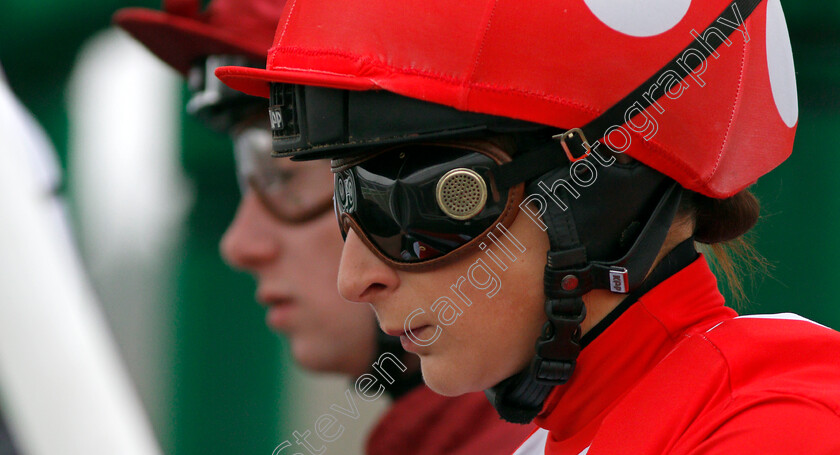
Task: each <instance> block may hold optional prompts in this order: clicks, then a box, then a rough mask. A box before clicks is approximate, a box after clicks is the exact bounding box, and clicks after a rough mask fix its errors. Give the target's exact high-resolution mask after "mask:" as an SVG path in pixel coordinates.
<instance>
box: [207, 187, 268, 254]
mask: <svg viewBox="0 0 840 455" xmlns="http://www.w3.org/2000/svg"><path fill="white" fill-rule="evenodd" d="M276 223H277V222H276V221H275V220H274V219H273V218H272V216H271V214H270V213H268V211H267V210H266V209H265V208H264V207H263V206H262V203H260V201H259V199H258V198H257V197H256V195H254V194H253V193H252V192H248V193H246V194H245V195H244V196H243V197H242V200H241V201H240V202H239V207H238V208H237V209H236V216H235V217H234V218H233V221H232V222H231V223H230V226H228V228H227V231H225V234H224V236H223V237H222V241H221V243H220V245H219V249H220V251H221V254H222V257H223V258H224V259H225V261H227V262H228V263H229V264H230V265H231V266H233V267H236V268H239V269H245V270H254V269H257V268H259V267H260V266H261V265H263V264H266V263H269V262H271V261H273V260H275V259H276V258H277V256H278V255H279V253H280V245H279V243H278V242H279V239H280V236H278V235H273V234H274V232H273V229H275V224H276Z"/></svg>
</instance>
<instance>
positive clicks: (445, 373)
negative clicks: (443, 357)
mask: <svg viewBox="0 0 840 455" xmlns="http://www.w3.org/2000/svg"><path fill="white" fill-rule="evenodd" d="M420 369H421V370H422V371H423V382H425V383H426V385H427V386H428V387H429V388H430V389H432V391H433V392H435V393H437V394H438V395H443V396H446V397H456V396H459V395H463V394H465V393H470V392H477V391H479V390H483V389H482V388H481V386H480V385H477V383H476V382H474V381H473V380H472V378H471V377H470V375H469V372H468V371H465V369H464V368H463V367H461V368H459V367H455V366H453V365H450V364H447V363H445V362H440V361H438V360H437V359H433V358H429V357H426V358H423V357H421V358H420Z"/></svg>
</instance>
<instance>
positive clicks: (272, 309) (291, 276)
mask: <svg viewBox="0 0 840 455" xmlns="http://www.w3.org/2000/svg"><path fill="white" fill-rule="evenodd" d="M276 161H277V162H278V163H280V164H278V165H279V166H281V167H284V168H285V170H288V171H291V172H294V170H295V166H299V164H296V163H292V162H291V161H289V160H276ZM321 165H323V166H324V170H323V172H322V173H319V174H320V175H323V179H324V181H323V182H322V184H323V185H328V186H329V187H330V188H331V187H332V184H333V179H332V175H331V174H330V172H329V163H328V162H322V163H321ZM220 249H221V253H222V256H223V257H224V258H225V260H226V261H227V262H228V263H229V264H230V265H232V266H233V267H236V268H238V269H242V270H246V271H248V272H250V273H251V274H252V275H253V276H254V277H255V279H256V280H257V283H258V287H257V292H256V298H257V300H258V301H259V302H260V303H261V304H262V305H264V306H265V307H266V308H267V310H268V312H267V315H266V322H267V324H268V325H269V326H271V327H272V328H273V329H275V330H277V331H278V332H280V333H282V334H283V335H285V336H286V337H288V339H289V341H290V344H291V351H292V355H293V357H294V359H295V361H297V362H298V363H299V364H300V365H301V366H302V367H303V368H306V369H308V370H313V371H318V372H331V373H342V374H345V375H349V376H352V377H355V376H358V375H360V374H362V373H364V372H365V371H367V370H368V369H369V368H370V364H371V362H372V361H373V357H374V353H375V350H376V345H375V339H374V337H375V335H374V334H375V325H374V324H375V321H374V318H373V317H372V316H371V314H370V311H369V310H368V308H366V307H365V306H361V305H348V304H347V303H346V302H344V301H343V300H342V299H341V297H340V296H339V294H338V291H337V289H336V286H335V283H336V276H337V274H338V262H339V258H340V255H341V249H342V239H341V234H340V233H339V230H338V229H337V226H336V220H335V214H334V213H333V212H332V211H328V212H326V213H323V214H321V215H320V216H318V217H317V218H315V219H313V220H310V221H308V222H305V223H303V224H290V223H286V222H283V221H280V220H279V219H277V218H275V217H274V216H273V215H272V214H271V213H269V211H268V210H267V209H266V208H265V206H264V205H263V204H262V202H261V201H260V200H259V198H258V197H257V196H256V195H255V194H254V192H253V191H248V192H247V193H246V194H245V195H244V196H243V198H242V201H241V202H240V204H239V207H238V209H237V212H236V217H235V218H234V220H233V222H232V223H231V224H230V226H229V227H228V229H227V232H226V233H225V235H224V237H223V238H222V241H221V248H220ZM313 258H315V259H314V260H313Z"/></svg>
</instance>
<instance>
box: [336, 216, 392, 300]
mask: <svg viewBox="0 0 840 455" xmlns="http://www.w3.org/2000/svg"><path fill="white" fill-rule="evenodd" d="M399 283H400V280H399V276H398V275H397V272H396V271H395V270H394V269H392V268H391V267H389V266H388V265H387V264H385V263H384V262H383V261H382V260H381V259H379V258H378V257H377V256H376V255H375V254H374V253H373V252H372V251H371V250H370V249H369V248H368V247H367V245H365V244H364V242H362V239H361V238H359V236H358V235H356V232H355V231H354V230H353V229H350V230H349V231H348V232H347V239H346V240H345V241H344V249H343V250H342V251H341V264H340V266H339V269H338V292H339V294H341V296H342V297H344V298H345V299H347V300H349V301H351V302H359V303H362V302H370V303H374V304H375V303H376V301H377V300H380V299H381V298H383V297H385V296H386V295H387V294H390V293H392V292H394V290H396V289H397V286H399Z"/></svg>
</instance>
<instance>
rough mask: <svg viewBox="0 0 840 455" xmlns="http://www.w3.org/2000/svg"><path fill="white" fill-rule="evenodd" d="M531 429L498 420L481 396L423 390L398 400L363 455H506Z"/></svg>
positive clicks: (368, 442)
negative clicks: (441, 394) (453, 394)
mask: <svg viewBox="0 0 840 455" xmlns="http://www.w3.org/2000/svg"><path fill="white" fill-rule="evenodd" d="M534 428H535V427H534V425H515V424H511V423H507V422H505V421H503V420H501V419H500V418H499V415H498V414H496V410H495V409H493V407H492V406H491V405H490V402H489V401H488V400H487V398H486V397H485V396H484V394H483V393H469V394H466V395H461V396H459V397H454V398H451V397H443V396H440V395H438V394H436V393H434V392H432V391H431V390H429V388H428V387H426V386H425V385H421V386H419V387H417V388H415V389H414V390H412V391H411V392H409V393H407V394H405V395H403V396H401V397H400V398H398V399H397V400H396V401H394V403H393V404H392V405H391V407H390V408H389V409H388V411H386V412H385V414H384V415H383V416H382V417H381V418H380V420H379V422H378V423H377V424H376V426H375V427H374V429H373V431H372V432H371V433H370V435H369V436H368V440H367V444H366V448H365V453H366V454H367V455H414V454H417V455H421V454H422V455H496V454H498V455H510V454H511V453H512V452H513V451H514V450H516V448H517V447H518V446H519V444H521V443H522V441H524V440H525V438H527V437H528V435H529V434H530V433H531V432H533V431H534Z"/></svg>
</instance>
